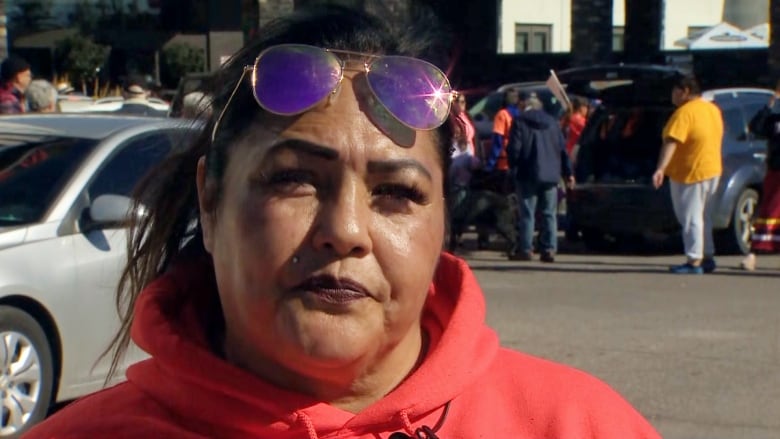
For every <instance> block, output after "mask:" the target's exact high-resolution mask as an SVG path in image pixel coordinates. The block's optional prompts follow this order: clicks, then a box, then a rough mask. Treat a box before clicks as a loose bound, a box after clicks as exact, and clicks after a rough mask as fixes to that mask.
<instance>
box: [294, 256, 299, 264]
mask: <svg viewBox="0 0 780 439" xmlns="http://www.w3.org/2000/svg"><path fill="white" fill-rule="evenodd" d="M298 262H300V258H298V256H293V257H292V263H293V264H297V263H298Z"/></svg>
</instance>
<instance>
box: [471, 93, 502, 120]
mask: <svg viewBox="0 0 780 439" xmlns="http://www.w3.org/2000/svg"><path fill="white" fill-rule="evenodd" d="M503 104H504V94H503V93H500V92H493V93H490V94H489V95H487V96H485V97H483V98H482V99H480V100H479V101H477V103H476V104H474V105H472V107H471V108H469V110H468V112H469V115H470V116H471V117H472V118H476V116H478V115H479V114H483V115H484V117H485V118H487V119H488V120H493V117H495V115H496V113H498V110H500V109H501V106H502V105H503Z"/></svg>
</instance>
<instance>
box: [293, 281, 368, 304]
mask: <svg viewBox="0 0 780 439" xmlns="http://www.w3.org/2000/svg"><path fill="white" fill-rule="evenodd" d="M296 289H297V290H298V291H302V292H304V293H307V294H311V295H313V296H314V297H315V298H317V299H318V300H320V301H323V302H327V303H331V304H335V305H345V304H348V303H351V302H354V301H357V300H360V299H365V298H368V297H371V294H370V293H369V291H368V288H366V287H365V286H363V285H362V284H361V283H360V282H357V281H354V280H352V279H348V278H343V277H341V278H337V277H334V276H329V275H319V276H313V277H310V278H308V279H306V280H305V281H304V282H303V283H302V284H300V285H299V286H298V287H297V288H296Z"/></svg>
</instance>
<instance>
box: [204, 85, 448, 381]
mask: <svg viewBox="0 0 780 439" xmlns="http://www.w3.org/2000/svg"><path fill="white" fill-rule="evenodd" d="M352 76H353V75H352V74H351V73H350V72H345V78H344V81H343V83H342V84H341V88H340V91H339V92H338V94H336V95H335V96H334V97H332V98H331V99H330V100H329V102H326V103H323V104H322V105H320V106H318V107H317V108H315V109H313V110H310V111H309V112H307V113H305V114H303V115H301V116H300V117H298V118H297V119H296V120H295V121H294V122H293V123H292V124H290V125H287V126H286V127H284V128H283V129H281V131H277V132H272V131H270V130H268V128H267V127H266V128H265V130H264V129H262V128H260V127H259V126H257V127H253V128H250V129H249V131H250V133H249V134H248V135H245V136H243V139H240V140H238V141H237V144H236V145H234V147H233V149H232V152H231V154H230V158H229V160H228V164H227V168H226V172H225V176H224V180H223V192H222V196H221V198H220V201H219V204H218V207H217V209H216V212H215V214H214V215H210V214H208V213H205V214H202V216H201V220H202V222H203V229H204V242H205V245H206V248H207V250H208V251H209V252H210V253H211V255H212V256H213V260H214V267H215V272H216V277H217V284H218V287H219V295H220V300H221V302H222V307H223V312H224V317H225V322H226V335H225V337H226V340H225V344H226V346H225V348H226V352H227V355H228V358H229V359H230V360H231V361H234V362H238V363H241V364H240V366H242V367H245V368H248V369H250V370H253V371H255V372H257V373H260V374H261V375H263V376H266V377H269V375H271V376H270V377H269V378H273V375H274V374H283V375H284V374H286V376H289V375H290V374H292V375H293V376H304V377H306V378H314V379H317V378H330V377H331V375H332V374H338V373H339V372H340V371H344V370H349V369H350V368H356V367H357V368H363V369H366V368H370V367H371V366H373V365H374V364H375V363H377V362H379V361H382V359H384V358H388V356H390V357H392V356H393V355H396V354H397V353H398V352H405V351H404V350H405V349H406V350H408V351H409V352H410V354H409V355H413V356H414V358H413V359H412V361H414V360H416V358H417V355H418V354H419V343H420V329H419V324H420V322H419V319H420V314H421V310H422V307H423V303H424V301H425V299H426V296H427V291H428V287H429V285H430V282H431V279H432V277H433V273H434V270H435V268H436V264H437V262H438V256H439V253H440V251H441V249H442V244H443V236H444V223H445V214H444V212H445V210H444V209H445V206H444V198H443V193H442V178H443V176H442V166H441V163H440V157H439V154H438V153H437V148H438V145H437V143H436V141H435V140H436V139H435V134H434V133H433V132H431V131H428V132H422V131H418V132H417V133H416V140H415V143H414V145H413V146H412V147H410V148H404V147H400V146H398V145H396V144H395V143H393V141H392V140H391V139H389V138H388V137H387V136H385V135H384V134H382V132H380V131H379V130H378V129H377V128H376V127H375V126H374V125H373V124H372V123H371V122H370V121H369V119H368V118H367V117H366V116H365V114H364V113H363V112H362V111H361V109H360V108H359V103H358V101H357V99H356V96H355V92H354V91H353V88H352ZM198 186H199V194H200V196H201V211H202V212H205V211H206V209H205V208H204V206H203V201H202V200H203V199H204V187H205V168H204V164H203V160H201V163H200V164H199V169H198ZM410 346H418V348H417V349H416V350H415V349H413V348H410ZM403 355H406V354H403ZM284 379H285V378H282V380H284Z"/></svg>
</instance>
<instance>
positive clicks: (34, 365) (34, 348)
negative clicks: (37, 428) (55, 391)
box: [0, 306, 54, 438]
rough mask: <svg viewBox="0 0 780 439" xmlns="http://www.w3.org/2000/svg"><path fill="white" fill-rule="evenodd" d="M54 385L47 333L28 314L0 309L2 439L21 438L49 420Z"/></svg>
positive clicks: (11, 309) (9, 308) (0, 424)
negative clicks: (25, 432)
mask: <svg viewBox="0 0 780 439" xmlns="http://www.w3.org/2000/svg"><path fill="white" fill-rule="evenodd" d="M53 383H54V372H53V365H52V356H51V349H50V347H49V343H48V341H47V339H46V333H45V332H44V331H43V329H42V328H41V326H40V325H39V324H38V322H37V321H36V320H35V319H34V318H33V317H32V316H30V315H29V314H27V313H26V312H24V311H21V310H19V309H17V308H13V307H10V306H0V410H2V412H0V438H11V437H18V436H20V435H21V433H23V432H24V431H26V430H27V429H29V428H30V427H32V426H33V425H34V424H35V423H37V422H39V421H41V420H43V418H45V417H46V414H47V412H48V410H49V405H50V403H51V395H52V388H53Z"/></svg>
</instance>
